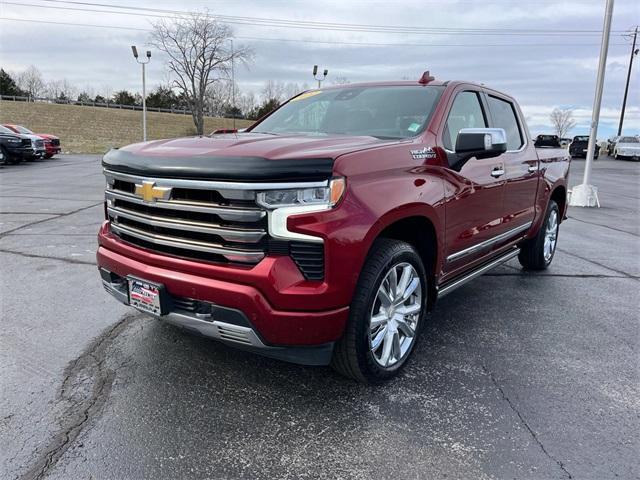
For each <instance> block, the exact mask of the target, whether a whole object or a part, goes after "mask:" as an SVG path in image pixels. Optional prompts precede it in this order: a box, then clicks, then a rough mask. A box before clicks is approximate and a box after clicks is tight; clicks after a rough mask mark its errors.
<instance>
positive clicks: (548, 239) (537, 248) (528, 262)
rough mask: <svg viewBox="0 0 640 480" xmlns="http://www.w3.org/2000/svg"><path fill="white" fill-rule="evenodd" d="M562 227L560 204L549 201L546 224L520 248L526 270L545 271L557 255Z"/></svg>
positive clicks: (520, 256)
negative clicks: (557, 245)
mask: <svg viewBox="0 0 640 480" xmlns="http://www.w3.org/2000/svg"><path fill="white" fill-rule="evenodd" d="M559 227H560V209H559V208H558V204H557V203H556V202H555V201H553V200H549V206H548V207H547V214H546V216H545V220H544V223H543V224H542V226H541V227H540V230H539V231H538V233H537V234H536V236H535V237H533V238H531V239H529V240H527V241H525V242H524V243H523V244H522V245H521V246H520V253H519V255H518V260H520V265H522V266H523V267H524V268H525V269H526V270H545V269H546V268H547V267H548V266H549V265H551V261H552V260H553V256H554V255H555V253H556V244H557V242H558V229H559Z"/></svg>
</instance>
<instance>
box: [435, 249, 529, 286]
mask: <svg viewBox="0 0 640 480" xmlns="http://www.w3.org/2000/svg"><path fill="white" fill-rule="evenodd" d="M518 253H520V249H519V248H515V249H513V250H509V251H508V252H507V253H503V254H502V255H501V256H499V257H498V258H496V259H495V260H491V261H490V262H489V263H485V264H483V265H481V266H480V267H478V268H477V269H476V270H473V271H472V272H470V273H467V274H465V275H463V276H462V277H458V278H455V279H453V280H451V281H449V282H447V283H445V284H444V285H443V286H442V287H439V288H438V298H440V297H444V296H445V295H447V294H448V293H451V292H453V291H454V290H455V289H456V288H459V287H461V286H463V285H464V284H466V283H468V282H470V281H471V280H473V279H474V278H477V277H479V276H480V275H482V274H484V273H487V272H488V271H489V270H492V269H494V268H496V267H497V266H498V265H502V264H503V263H504V262H507V261H509V260H511V259H512V258H513V257H515V256H517V255H518Z"/></svg>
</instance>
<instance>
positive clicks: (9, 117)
mask: <svg viewBox="0 0 640 480" xmlns="http://www.w3.org/2000/svg"><path fill="white" fill-rule="evenodd" d="M0 123H17V124H19V125H24V126H25V127H27V128H29V129H31V130H33V131H34V132H38V133H51V134H53V135H57V136H59V137H60V142H61V144H62V151H63V152H69V153H103V152H105V151H106V150H108V149H109V148H111V147H121V146H123V145H127V144H129V143H134V142H138V141H140V140H142V112H140V111H131V110H119V109H114V108H101V107H83V106H77V105H55V104H48V103H25V102H11V101H6V100H5V101H0ZM232 123H233V120H231V119H227V118H206V119H205V132H206V133H208V132H211V131H213V130H215V129H217V128H231V126H232ZM250 124H251V122H249V121H246V120H236V127H237V128H243V127H246V126H249V125H250ZM194 134H195V127H194V126H193V120H192V119H191V115H180V114H172V113H157V112H147V135H148V138H149V140H154V139H159V138H173V137H183V136H188V135H194Z"/></svg>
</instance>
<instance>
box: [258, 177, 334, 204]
mask: <svg viewBox="0 0 640 480" xmlns="http://www.w3.org/2000/svg"><path fill="white" fill-rule="evenodd" d="M344 190H345V180H344V178H342V177H338V178H332V179H331V180H330V181H329V185H328V186H326V187H311V188H297V189H291V190H267V191H264V192H259V193H258V194H257V197H256V202H257V203H258V205H261V206H263V207H264V208H267V209H269V210H274V209H276V208H282V207H298V206H305V205H308V206H311V207H313V206H319V207H333V206H334V205H335V204H336V203H338V202H339V201H340V199H341V198H342V195H343V194H344Z"/></svg>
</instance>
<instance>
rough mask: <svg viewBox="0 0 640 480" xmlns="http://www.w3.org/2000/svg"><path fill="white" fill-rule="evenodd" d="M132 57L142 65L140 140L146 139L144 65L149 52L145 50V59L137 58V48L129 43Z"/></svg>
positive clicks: (148, 59)
mask: <svg viewBox="0 0 640 480" xmlns="http://www.w3.org/2000/svg"><path fill="white" fill-rule="evenodd" d="M131 51H132V52H133V58H135V59H136V62H138V63H139V64H140V65H142V141H143V142H146V141H147V81H146V75H145V69H144V67H145V66H146V65H147V63H149V62H150V61H151V52H150V51H149V50H147V61H146V62H145V61H144V60H140V59H139V58H138V49H137V48H136V46H135V45H131Z"/></svg>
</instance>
